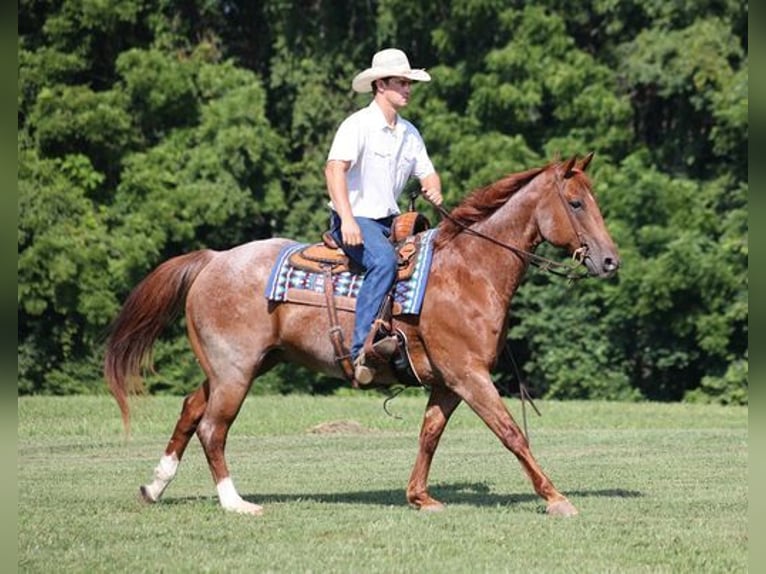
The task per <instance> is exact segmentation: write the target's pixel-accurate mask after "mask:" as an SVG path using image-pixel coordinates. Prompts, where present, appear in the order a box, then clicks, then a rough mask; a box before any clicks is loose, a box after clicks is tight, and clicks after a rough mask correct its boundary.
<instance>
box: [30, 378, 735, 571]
mask: <svg viewBox="0 0 766 574" xmlns="http://www.w3.org/2000/svg"><path fill="white" fill-rule="evenodd" d="M508 404H509V407H510V408H511V410H512V412H514V413H515V414H516V416H517V419H519V420H520V418H521V415H520V407H519V404H518V403H517V402H516V401H509V403H508ZM537 405H538V407H539V408H540V409H541V411H542V415H543V416H542V417H540V418H538V417H536V416H534V414H533V415H532V416H531V418H530V420H529V426H530V435H531V436H530V438H531V443H532V449H533V452H534V453H535V455H536V456H537V458H538V460H539V462H540V463H541V464H542V466H543V468H544V469H545V470H546V472H547V473H548V475H549V476H550V477H551V478H552V480H553V481H554V483H555V484H556V485H557V487H558V488H559V489H560V490H562V491H563V492H564V493H566V494H567V495H568V496H569V498H570V500H571V501H572V502H573V503H574V504H575V506H577V507H578V509H579V510H580V515H579V516H577V517H574V518H566V519H564V518H554V517H549V516H547V515H545V514H544V505H543V503H542V501H541V500H540V499H538V498H537V497H536V496H535V495H534V492H533V490H532V487H531V485H530V484H529V482H528V481H527V479H526V477H525V475H524V474H523V472H522V470H521V467H520V465H519V464H518V462H517V461H516V460H515V458H514V457H513V455H511V454H510V453H508V452H506V451H505V450H504V449H503V448H502V446H501V445H500V443H499V441H498V440H497V439H496V438H495V437H494V436H493V435H492V434H491V433H490V432H489V431H488V430H487V429H486V428H485V427H484V426H483V423H481V421H480V420H479V419H478V418H477V417H476V416H475V415H474V414H473V413H472V412H470V410H469V409H467V408H466V407H465V405H461V407H460V408H459V409H458V411H457V413H456V414H455V415H454V417H453V420H452V421H451V422H450V425H449V426H448V427H447V431H446V432H445V435H444V438H443V439H442V443H441V446H440V448H439V451H438V452H437V454H436V458H435V460H434V465H433V469H432V473H431V484H432V493H433V494H434V495H435V496H436V497H437V498H440V499H441V500H442V501H443V502H445V503H446V504H447V505H448V507H447V509H446V510H445V511H444V512H441V513H436V514H428V513H418V512H416V511H414V510H412V509H410V508H409V507H408V506H407V504H406V502H405V496H404V489H405V486H406V482H407V478H408V476H409V473H410V470H411V465H412V463H413V461H414V458H415V454H416V450H417V436H418V430H419V427H420V419H421V415H422V410H423V408H424V406H425V397H424V396H406V397H404V396H402V397H399V398H397V399H396V400H394V401H393V402H392V403H391V404H390V410H391V411H392V412H393V414H394V415H396V416H397V417H398V418H394V417H391V416H389V415H387V414H386V413H385V412H384V411H383V401H382V399H381V398H380V397H379V396H377V395H374V394H365V393H359V394H357V395H352V396H344V397H330V398H312V397H306V396H295V397H293V396H289V397H250V398H249V399H248V400H247V402H246V403H245V406H244V408H243V410H242V412H241V413H240V416H239V418H238V420H237V422H236V424H235V425H234V427H233V429H232V432H231V434H230V437H229V445H228V457H229V463H230V467H231V470H232V474H233V478H234V480H235V483H236V484H237V486H238V488H239V490H240V493H241V494H242V495H243V496H244V497H245V498H246V499H248V500H251V501H253V502H257V503H259V504H263V505H264V506H265V513H264V515H263V516H262V517H257V518H256V517H248V516H239V515H232V514H229V513H225V512H224V511H222V510H221V509H220V507H219V506H218V502H217V499H216V498H215V490H214V487H213V484H212V480H211V477H210V473H209V471H208V469H207V464H206V462H205V460H204V455H203V454H202V451H201V448H200V447H199V443H198V442H197V440H196V439H195V440H194V441H193V442H192V444H191V445H190V446H189V449H188V451H187V454H186V456H185V458H184V461H183V463H182V465H181V468H180V471H179V475H178V477H177V478H176V480H175V481H174V482H173V483H172V484H171V485H170V486H169V488H168V490H167V491H166V493H165V497H164V498H163V500H162V501H161V503H159V504H156V505H153V506H147V505H143V504H141V503H139V501H138V498H137V490H138V486H139V485H140V484H142V483H144V482H146V481H147V480H148V479H149V478H150V476H151V473H152V470H153V468H154V466H155V465H156V464H157V462H158V460H159V456H160V455H161V454H162V450H163V448H164V446H165V443H166V441H167V439H168V438H169V436H170V432H171V430H172V427H173V425H174V424H175V420H176V417H177V414H178V412H179V409H180V406H181V400H180V399H179V398H171V397H151V398H144V399H139V400H136V401H134V403H133V415H134V416H133V434H132V438H131V440H130V441H129V442H127V443H126V442H124V440H123V437H122V429H121V423H120V417H119V413H118V411H117V407H116V405H115V404H114V402H113V401H112V400H111V398H110V397H66V398H64V397H61V398H54V397H23V398H20V399H19V402H18V418H19V426H18V501H19V504H18V571H19V572H45V573H49V572H87V573H93V572H275V573H276V572H289V573H292V572H349V573H352V572H353V573H361V572H365V573H367V572H385V573H397V572H402V573H405V572H413V573H430V572H434V573H437V572H438V573H467V572H471V573H474V572H550V573H565V572H588V573H590V572H614V573H618V572H619V573H623V572H647V573H650V572H651V573H656V572H667V573H679V572H690V573H691V572H693V573H700V572H704V573H708V572H722V573H723V572H725V573H731V572H746V571H747V547H748V537H747V507H748V492H747V467H748V434H747V418H748V412H747V409H746V408H739V407H713V406H700V405H682V404H632V403H631V404H628V403H602V402H545V401H538V402H537ZM338 421H344V422H350V421H353V422H355V423H358V425H359V426H358V428H356V429H353V428H352V429H351V430H346V432H312V430H313V429H315V428H316V427H317V425H322V424H323V423H330V422H338Z"/></svg>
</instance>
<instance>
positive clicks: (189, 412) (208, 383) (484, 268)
mask: <svg viewBox="0 0 766 574" xmlns="http://www.w3.org/2000/svg"><path fill="white" fill-rule="evenodd" d="M592 155H593V154H590V155H588V156H586V157H585V158H584V159H582V160H580V161H578V160H577V159H576V158H575V157H573V158H572V159H570V160H568V161H566V162H558V161H555V162H551V163H549V164H548V165H546V166H544V167H540V168H535V169H530V170H527V171H524V172H521V173H515V174H511V175H509V176H507V177H505V178H503V179H500V180H499V181H497V182H495V183H493V184H491V185H488V186H486V187H483V188H480V189H477V190H476V191H474V192H473V193H471V194H470V195H468V196H467V197H466V198H465V199H464V200H463V201H462V202H461V203H460V205H458V206H457V207H456V208H455V209H453V210H452V211H451V213H450V214H449V216H448V217H445V218H444V219H443V220H442V221H441V222H440V224H439V227H438V232H437V237H436V243H435V246H434V251H433V259H432V267H431V272H430V275H429V279H428V284H427V288H426V291H425V297H424V300H423V304H422V308H421V313H420V314H419V315H417V316H414V315H402V316H397V317H394V324H395V326H396V327H397V328H398V329H400V330H401V331H402V332H403V333H404V334H405V335H406V339H407V341H408V344H409V351H410V354H411V359H412V364H413V366H414V368H415V370H416V371H417V373H418V375H419V377H420V379H421V381H422V382H423V384H424V386H426V387H427V388H430V397H429V399H428V404H427V406H426V411H425V416H424V418H423V423H422V428H421V431H420V439H419V449H418V454H417V458H416V460H415V465H414V467H413V469H412V474H411V476H410V479H409V483H408V484H407V495H406V496H407V501H408V502H409V504H410V505H412V506H413V507H415V508H418V509H422V510H439V509H441V508H443V505H442V503H441V502H439V501H438V500H436V499H434V498H433V497H431V495H430V494H429V492H428V474H429V470H430V467H431V461H432V459H433V456H434V453H435V451H436V448H437V446H438V444H439V439H440V437H441V435H442V432H443V431H444V428H445V426H446V425H447V422H448V420H449V418H450V415H452V413H453V412H454V410H455V408H456V407H457V406H458V404H459V403H460V402H461V401H465V402H466V403H467V404H468V405H469V406H470V407H471V409H473V411H474V412H475V413H476V414H477V415H478V416H479V417H481V419H482V420H483V421H484V422H485V423H486V424H487V426H488V427H489V428H490V429H491V430H492V432H494V433H495V434H496V435H497V437H498V438H499V439H500V441H501V442H502V444H503V445H504V446H505V447H506V448H507V449H508V450H510V451H511V452H512V453H513V454H514V455H515V456H516V458H517V459H518V460H519V461H520V463H521V465H522V467H523V468H524V471H525V472H526V473H527V475H528V476H529V478H530V480H531V481H532V486H533V487H534V489H535V491H536V492H537V494H538V495H539V496H541V497H542V498H543V499H545V502H546V505H547V507H546V510H547V512H548V513H549V514H554V515H564V516H569V515H574V514H577V509H576V508H575V507H574V505H572V504H571V503H570V502H569V500H567V498H566V497H565V496H564V495H563V494H561V493H560V492H559V491H558V490H557V489H556V488H555V487H554V485H553V483H552V482H551V480H550V479H549V478H548V477H547V476H546V475H545V473H544V472H543V470H542V469H541V467H540V465H539V464H538V462H537V461H536V460H535V458H534V456H533V455H532V453H531V451H530V448H529V443H528V442H527V440H526V438H525V436H524V434H523V432H522V431H521V429H520V428H519V426H518V425H517V424H516V422H515V421H514V419H513V418H512V416H511V414H510V413H509V412H508V410H507V408H506V406H505V404H504V402H503V400H502V399H501V397H500V395H499V393H498V391H497V390H496V388H495V386H494V384H493V382H492V379H491V378H490V371H491V369H492V368H493V366H494V365H495V362H496V360H497V358H498V355H499V353H500V352H501V351H502V349H503V346H504V344H505V339H506V332H507V329H508V312H509V308H510V305H511V299H512V297H513V295H514V293H515V291H516V289H517V288H518V286H519V283H520V282H521V280H522V276H523V275H524V273H525V271H526V270H527V267H528V266H529V264H530V263H539V262H540V261H541V260H542V258H539V257H538V256H536V255H535V254H534V250H535V248H536V247H537V246H538V245H539V244H540V243H542V242H543V241H547V242H548V243H550V244H552V245H554V246H557V247H561V248H565V249H566V250H567V251H568V252H569V253H570V254H572V255H573V256H574V258H575V260H576V261H577V263H579V264H582V265H584V266H585V268H586V269H587V274H588V275H591V276H595V277H610V276H612V275H613V274H614V273H615V272H616V271H617V269H618V267H619V265H620V261H619V256H618V253H617V249H616V247H615V245H614V243H613V241H612V239H611V237H610V235H609V233H608V231H607V229H606V227H605V224H604V221H603V218H602V216H601V212H600V210H599V207H598V205H597V203H596V200H595V198H594V196H593V194H592V192H591V182H590V179H589V178H588V176H587V175H586V174H585V170H586V168H587V166H588V164H589V163H590V160H591V158H592ZM289 243H294V242H291V241H290V240H287V239H279V238H272V239H267V240H262V241H253V242H250V243H247V244H244V245H240V246H238V247H235V248H233V249H230V250H228V251H213V250H199V251H194V252H191V253H188V254H185V255H180V256H178V257H174V258H172V259H169V260H168V261H166V262H164V263H162V264H161V265H159V266H158V267H157V268H156V269H155V270H154V271H152V272H151V273H150V274H149V275H148V276H147V277H146V278H145V279H144V280H143V281H142V282H141V283H140V284H139V285H138V286H136V288H135V289H134V290H133V291H132V293H131V294H130V295H129V296H128V298H127V300H126V302H125V304H124V306H123V308H122V310H121V312H120V313H119V315H118V316H117V318H116V319H115V321H114V323H113V325H112V329H111V334H110V337H109V339H108V341H107V346H106V357H105V366H104V373H105V377H106V380H107V382H108V384H109V388H110V389H111V391H112V393H113V395H114V397H115V398H116V400H117V403H118V405H119V407H120V410H121V412H122V417H123V422H124V423H125V425H126V428H129V422H130V419H129V408H128V393H129V392H130V391H131V390H133V389H132V388H131V385H133V384H134V383H137V384H139V385H140V371H141V368H142V367H143V366H144V363H145V362H146V361H147V359H148V357H149V356H150V355H151V348H152V346H153V344H154V342H155V341H156V339H157V338H158V337H159V335H160V333H161V332H162V330H163V329H164V328H165V327H166V326H167V325H168V324H169V322H170V321H171V320H173V319H174V317H175V316H176V314H177V313H178V312H180V310H181V309H182V306H183V304H184V302H185V310H186V323H187V329H188V336H189V340H190V342H191V346H192V348H193V350H194V353H195V354H196V356H197V358H198V359H199V363H200V366H201V367H202V370H203V371H204V373H205V377H206V378H205V380H204V381H203V382H202V384H201V385H200V386H199V388H197V389H196V390H195V391H194V392H192V393H191V394H190V395H188V396H187V397H186V398H185V399H184V402H183V410H182V412H181V415H180V417H179V419H178V422H177V423H176V426H175V430H174V431H173V435H172V436H171V438H170V441H169V442H168V445H167V447H166V448H165V452H164V454H163V456H162V457H161V458H160V462H159V464H158V465H157V467H156V468H155V470H154V476H153V479H152V481H151V482H150V483H148V484H146V485H143V486H141V489H140V492H141V496H142V497H143V499H144V500H146V501H147V502H156V501H157V500H159V498H160V497H161V495H162V493H163V492H164V490H165V488H166V487H167V486H168V484H169V483H170V481H171V480H172V479H173V477H174V476H175V474H176V472H177V470H178V465H179V462H180V460H181V457H182V456H183V454H184V450H185V449H186V447H187V445H188V444H189V440H190V439H191V437H192V435H193V434H194V433H195V432H196V433H197V436H198V437H199V440H200V441H201V443H202V447H203V449H204V452H205V455H206V457H207V460H208V464H209V466H210V470H211V472H212V474H213V480H214V482H215V485H216V489H217V493H218V497H219V501H220V504H221V506H222V507H223V508H225V509H226V510H232V511H235V512H241V513H249V514H255V515H257V514H260V513H262V511H263V508H262V507H261V506H260V505H257V504H254V503H252V502H249V501H246V500H244V499H243V498H242V497H241V496H240V495H239V494H238V492H237V490H236V489H235V487H234V483H233V482H232V480H231V478H230V476H229V469H228V466H227V463H226V459H225V453H224V451H225V446H226V438H227V435H228V432H229V428H230V426H231V424H232V423H233V422H234V419H235V418H236V416H237V414H238V412H239V409H240V407H241V406H242V403H243V401H244V400H245V397H246V395H247V393H248V390H249V389H250V386H251V384H252V383H253V380H254V379H255V378H256V377H257V376H258V375H260V374H262V373H265V372H266V371H268V370H269V369H270V368H272V367H273V366H275V365H276V364H278V363H280V362H285V361H290V362H294V363H297V364H301V365H304V366H306V367H308V368H310V369H313V370H315V371H319V372H323V373H325V374H327V375H330V376H335V377H342V371H341V368H340V366H339V364H338V362H337V361H336V360H335V353H334V351H333V346H332V345H331V343H330V340H329V338H328V327H329V319H328V314H327V310H326V309H322V308H321V307H317V306H308V305H301V304H295V303H276V304H275V303H274V302H269V301H267V300H266V298H265V297H264V296H262V295H261V294H262V293H263V292H264V288H265V284H266V281H267V278H268V277H269V273H270V271H271V269H272V266H273V265H274V262H275V259H276V257H277V255H278V254H279V253H280V251H281V249H282V248H283V247H284V246H285V245H287V244H289ZM573 265H574V264H573ZM578 267H579V265H578ZM339 320H340V324H341V326H342V328H343V330H344V331H345V332H346V333H350V332H351V329H352V327H353V316H352V313H351V312H349V311H340V312H339ZM379 376H380V377H382V380H376V381H375V382H376V383H382V384H383V385H385V384H393V383H396V380H395V379H394V378H393V376H392V375H391V374H390V373H386V372H381V373H380V375H379Z"/></svg>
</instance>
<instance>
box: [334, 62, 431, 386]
mask: <svg viewBox="0 0 766 574" xmlns="http://www.w3.org/2000/svg"><path fill="white" fill-rule="evenodd" d="M430 80H431V76H430V75H429V74H428V73H427V72H426V71H425V70H420V69H412V68H410V63H409V60H408V59H407V56H406V55H405V53H404V52H402V51H401V50H397V49H392V48H389V49H386V50H381V51H380V52H378V53H376V54H375V55H374V56H373V58H372V65H371V67H369V68H367V69H366V70H364V71H363V72H360V73H359V74H357V76H356V77H355V78H354V80H353V82H352V84H351V86H352V88H353V89H354V91H356V92H360V93H366V92H372V93H373V100H372V102H371V103H370V105H369V106H367V107H365V108H362V109H361V110H358V111H357V112H355V113H353V114H352V115H350V116H349V117H348V118H346V119H345V120H344V121H343V123H341V125H340V127H339V128H338V131H337V132H336V134H335V138H334V139H333V143H332V147H331V148H330V153H329V154H328V156H327V165H326V166H325V178H326V180H327V190H328V192H329V195H330V200H331V201H330V207H331V210H332V212H331V220H330V227H331V232H332V235H333V236H334V238H335V239H336V241H338V243H339V245H341V247H342V248H343V251H344V252H345V253H346V254H347V255H348V256H349V258H351V259H352V260H353V261H354V262H355V263H356V264H358V265H360V266H361V267H363V268H364V269H365V277H364V281H363V283H362V286H361V288H360V289H359V294H358V297H357V302H356V319H355V324H354V334H353V340H352V346H351V357H352V359H353V361H354V377H355V378H356V380H357V381H359V383H361V384H368V383H369V382H370V381H372V379H373V377H374V376H375V369H374V367H375V365H374V362H375V361H374V357H373V358H371V357H366V356H365V352H364V342H365V339H366V338H367V334H368V333H369V331H370V328H371V327H372V323H373V321H374V320H375V316H376V315H377V314H378V311H379V310H380V307H381V305H382V304H383V302H384V299H385V297H386V294H387V293H388V292H389V291H390V290H391V287H392V286H393V284H394V281H395V280H396V269H397V257H396V253H395V251H394V248H393V245H392V244H391V242H390V240H389V236H390V233H391V223H392V221H393V219H394V217H395V216H396V215H397V214H399V207H398V205H397V198H398V197H399V195H400V194H401V192H402V190H403V189H404V186H405V184H406V183H407V180H408V179H409V178H410V177H411V176H414V177H417V178H418V179H419V180H420V184H421V188H422V191H423V194H424V195H425V196H426V197H427V198H428V199H429V200H430V201H432V202H433V203H435V204H436V205H440V204H441V202H442V194H441V180H440V178H439V175H438V174H437V173H436V171H435V170H434V167H433V164H432V163H431V160H430V158H429V157H428V153H427V151H426V147H425V144H424V142H423V138H422V137H421V136H420V133H419V132H418V130H417V129H416V128H415V126H413V125H412V124H411V123H410V122H408V121H407V120H405V119H403V118H401V117H400V116H399V113H398V112H399V110H400V109H401V108H403V107H404V106H406V105H407V103H408V102H409V99H410V91H411V89H412V83H413V82H415V81H417V82H428V81H430ZM373 350H374V351H375V353H374V355H378V356H382V357H386V356H390V355H391V354H392V353H393V352H394V351H395V350H396V341H395V338H394V337H387V338H384V339H382V340H381V341H378V342H376V343H375V345H374V346H373Z"/></svg>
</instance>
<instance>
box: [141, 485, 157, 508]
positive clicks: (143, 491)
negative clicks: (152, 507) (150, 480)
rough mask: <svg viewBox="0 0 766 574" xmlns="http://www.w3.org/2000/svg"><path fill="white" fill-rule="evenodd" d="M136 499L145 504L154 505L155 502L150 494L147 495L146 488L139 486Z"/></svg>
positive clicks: (147, 490)
mask: <svg viewBox="0 0 766 574" xmlns="http://www.w3.org/2000/svg"><path fill="white" fill-rule="evenodd" d="M138 499H139V500H140V501H141V502H145V503H146V504H154V503H155V502H157V499H156V498H152V496H151V494H149V489H148V488H146V486H141V487H140V488H139V489H138Z"/></svg>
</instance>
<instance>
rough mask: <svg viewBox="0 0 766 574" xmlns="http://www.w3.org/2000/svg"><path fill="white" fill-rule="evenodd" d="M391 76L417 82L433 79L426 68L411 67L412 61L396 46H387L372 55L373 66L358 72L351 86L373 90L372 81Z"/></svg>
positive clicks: (361, 89)
mask: <svg viewBox="0 0 766 574" xmlns="http://www.w3.org/2000/svg"><path fill="white" fill-rule="evenodd" d="M391 76H394V77H397V78H407V79H408V80H414V81H417V82H430V81H431V76H430V75H429V74H428V72H426V71H425V70H422V69H415V70H413V69H412V68H410V61H409V60H408V59H407V55H406V54H405V53H404V52H402V51H401V50H397V49H396V48H387V49H385V50H381V51H380V52H378V53H376V54H375V55H374V56H373V57H372V66H370V67H369V68H367V69H366V70H364V71H363V72H360V73H358V74H357V75H356V77H355V78H354V81H352V82H351V87H352V88H353V89H354V91H355V92H359V93H364V92H371V91H372V82H374V81H375V80H379V79H381V78H388V77H391Z"/></svg>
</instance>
